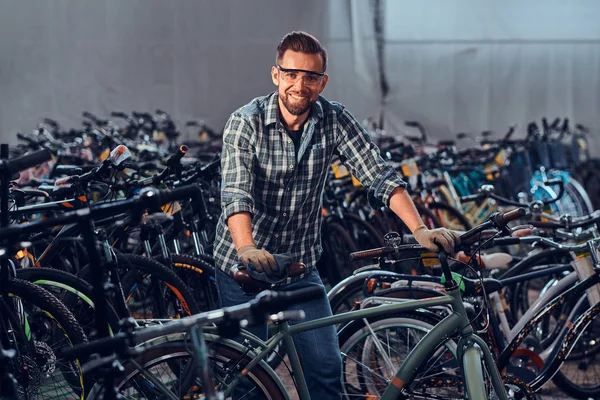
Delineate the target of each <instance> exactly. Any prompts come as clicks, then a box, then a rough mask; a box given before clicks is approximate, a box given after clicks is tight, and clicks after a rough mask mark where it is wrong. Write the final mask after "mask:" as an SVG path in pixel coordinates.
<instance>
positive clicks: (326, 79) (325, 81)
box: [319, 75, 329, 94]
mask: <svg viewBox="0 0 600 400" xmlns="http://www.w3.org/2000/svg"><path fill="white" fill-rule="evenodd" d="M328 80H329V75H325V76H323V80H322V81H321V86H320V87H319V94H321V93H323V90H325V86H327V81H328Z"/></svg>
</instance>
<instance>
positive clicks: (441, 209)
mask: <svg viewBox="0 0 600 400" xmlns="http://www.w3.org/2000/svg"><path fill="white" fill-rule="evenodd" d="M427 207H428V208H429V209H430V210H431V211H433V214H434V215H435V216H436V217H437V218H438V220H439V221H440V223H441V224H442V226H444V227H445V228H448V229H453V230H457V231H468V230H469V229H471V228H472V227H471V223H470V222H469V220H468V219H467V218H466V217H465V216H464V215H463V213H462V212H460V211H459V210H458V209H456V208H454V207H452V206H451V205H450V204H447V203H440V202H435V201H434V202H431V203H428V204H427Z"/></svg>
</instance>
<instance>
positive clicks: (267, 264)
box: [237, 244, 279, 275]
mask: <svg viewBox="0 0 600 400" xmlns="http://www.w3.org/2000/svg"><path fill="white" fill-rule="evenodd" d="M237 256H238V259H239V260H240V262H241V263H242V264H244V266H245V267H246V268H248V264H252V266H253V267H254V269H255V270H256V271H258V272H264V273H265V274H266V275H272V274H277V273H278V272H279V271H278V267H277V263H276V262H275V259H274V258H273V255H272V254H271V253H269V252H268V251H266V250H262V249H257V248H256V246H255V245H253V244H248V245H246V246H242V247H240V248H239V250H238V251H237Z"/></svg>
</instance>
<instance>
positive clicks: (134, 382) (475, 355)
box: [115, 209, 530, 400]
mask: <svg viewBox="0 0 600 400" xmlns="http://www.w3.org/2000/svg"><path fill="white" fill-rule="evenodd" d="M524 213H525V210H523V209H517V210H513V211H511V212H508V213H504V214H502V213H497V214H494V215H492V216H491V217H490V218H489V219H488V221H486V222H485V223H484V224H482V225H480V226H478V227H476V228H474V229H472V230H470V231H468V232H467V233H465V234H464V235H463V236H462V237H461V241H462V242H465V243H467V242H469V241H471V242H475V241H477V239H478V236H479V233H481V232H482V231H483V230H485V229H488V228H495V229H502V228H504V227H505V226H506V225H507V223H508V222H510V221H512V220H514V219H517V218H520V217H522V216H523V214H524ZM414 248H415V250H419V249H421V248H420V247H419V246H414ZM395 250H396V249H395V248H391V247H387V248H385V247H384V248H380V249H374V250H367V251H363V252H358V253H354V254H353V255H352V257H351V258H355V259H359V258H367V257H369V258H371V257H377V256H385V255H388V254H391V253H393V252H394V251H395ZM439 259H440V264H441V267H442V271H443V274H444V276H445V277H446V283H445V286H446V291H447V294H446V295H445V296H442V297H436V298H429V299H421V300H415V301H406V302H403V303H396V304H389V305H388V304H384V305H379V306H377V307H372V308H368V309H363V310H358V311H351V312H347V313H343V314H338V315H334V316H331V317H326V318H321V319H317V320H313V321H309V322H302V323H298V324H296V325H291V326H290V325H289V324H288V322H287V320H283V321H281V322H280V323H278V324H277V333H276V334H275V335H274V336H272V337H271V338H270V339H269V340H268V341H266V342H264V341H261V340H260V339H258V338H257V337H255V336H253V335H252V334H250V333H247V332H244V331H242V336H243V337H244V338H245V340H244V342H243V343H238V342H235V341H233V340H230V339H227V338H224V337H223V336H222V335H218V334H215V333H214V332H209V330H205V332H206V333H205V335H204V339H205V341H206V345H207V348H208V349H209V351H208V352H206V357H207V358H208V365H210V369H211V371H212V376H213V378H212V379H213V382H214V385H213V387H214V388H216V389H217V390H218V391H219V392H221V393H222V394H223V396H224V397H225V398H230V397H233V398H236V397H238V393H239V392H241V388H243V391H244V398H267V399H288V398H290V395H289V393H288V392H287V391H286V389H285V388H284V385H283V383H282V382H281V380H280V379H279V377H278V376H277V374H276V373H275V371H273V369H271V368H270V367H269V366H268V364H267V363H266V362H265V360H266V359H267V357H268V356H269V354H271V352H272V351H273V350H274V349H276V348H277V347H278V346H280V348H281V349H282V351H283V352H284V353H285V355H287V356H288V358H289V363H290V365H291V374H292V377H293V378H294V381H295V385H296V388H297V391H298V394H299V398H300V399H301V400H305V399H310V395H309V393H308V388H307V385H306V381H305V379H304V375H303V373H302V368H301V366H300V362H299V359H298V355H297V352H296V348H295V345H294V343H293V340H292V335H294V334H295V333H299V332H304V331H308V330H312V329H318V328H321V327H324V326H328V325H334V324H339V323H342V324H343V323H349V322H352V321H365V323H366V322H367V321H374V320H378V319H381V318H384V317H390V316H397V315H399V314H401V313H406V312H410V311H416V310H423V309H425V308H427V307H435V306H447V307H451V308H452V312H451V313H450V314H449V315H448V316H447V317H446V318H444V319H443V320H442V321H440V322H439V323H438V324H437V325H435V326H434V327H432V329H431V330H430V332H429V333H427V334H426V335H424V336H423V337H422V339H421V340H420V341H419V342H418V343H416V345H415V346H414V347H413V348H412V349H411V350H410V353H409V354H408V356H407V357H406V358H405V359H403V360H402V363H401V365H400V366H399V367H398V368H397V369H396V370H395V373H393V374H390V375H388V376H387V377H381V381H382V382H383V384H384V389H383V390H382V392H381V393H377V394H375V393H354V392H351V391H349V390H346V392H345V393H344V394H345V396H346V397H347V398H352V397H354V396H356V397H357V398H358V397H360V398H363V399H365V398H368V399H371V398H373V399H374V398H379V399H383V400H389V399H408V398H419V399H422V398H438V399H439V398H440V397H439V396H440V394H439V391H440V387H439V386H440V385H441V386H443V384H444V382H446V383H448V382H449V383H450V385H451V386H452V385H454V387H455V389H456V393H461V391H462V394H460V395H459V396H460V397H462V398H468V399H477V400H479V399H501V400H507V399H509V398H513V397H514V398H530V393H528V392H527V389H526V388H521V387H519V386H518V385H517V389H519V390H517V393H516V394H515V393H514V392H515V390H514V387H513V385H509V386H510V387H511V397H509V394H508V393H507V390H506V387H505V383H506V382H505V381H503V379H502V377H501V375H500V372H499V371H498V369H497V367H496V365H495V360H494V356H493V355H492V353H491V352H490V350H489V349H488V346H487V344H486V342H485V340H484V339H482V338H480V337H479V336H478V335H477V334H476V332H474V330H473V328H472V326H471V323H470V322H471V321H470V318H469V316H468V315H467V311H466V310H465V306H464V304H463V301H462V296H461V288H460V286H459V284H458V283H457V282H456V281H455V280H454V279H453V277H452V273H451V271H450V268H449V265H448V260H447V255H446V254H445V253H444V252H440V253H439ZM290 274H291V271H290ZM234 279H236V281H237V282H238V283H240V284H241V285H242V286H243V287H245V290H246V289H250V288H249V285H250V283H251V279H250V278H249V276H248V275H247V273H245V274H244V273H241V274H236V276H234ZM247 291H250V290H247ZM242 326H244V325H242ZM140 333H143V330H142V331H141V332H140ZM220 333H223V331H222V330H221V331H220ZM371 340H372V341H373V346H374V347H378V346H380V345H382V343H378V342H377V336H376V335H373V336H372V338H371ZM151 342H152V343H153V345H152V355H149V354H147V353H146V354H145V355H143V356H140V357H138V358H135V357H132V358H130V359H129V360H128V362H126V363H125V368H124V371H123V373H122V374H120V375H119V377H117V378H116V379H115V387H116V388H118V390H119V392H120V393H122V394H124V395H125V396H126V398H140V397H139V396H141V398H148V393H146V392H147V391H148V390H150V389H151V390H152V391H154V393H153V395H154V396H156V392H155V391H156V390H157V389H158V387H157V385H156V384H152V385H151V384H149V382H165V381H166V380H167V378H161V377H160V376H156V374H158V373H160V374H165V375H168V382H169V384H168V388H169V391H170V393H169V396H168V398H170V397H173V398H175V397H180V396H186V395H190V390H191V388H193V389H194V395H196V396H198V395H202V394H203V393H204V392H203V390H202V388H201V387H198V380H197V379H194V377H193V376H190V374H189V372H190V371H193V368H190V366H191V365H194V364H197V362H198V361H197V360H196V359H195V358H194V356H193V355H192V352H191V351H190V350H189V349H190V348H191V347H192V346H191V345H190V343H189V338H187V337H186V336H185V335H179V336H177V335H175V336H173V335H171V336H169V337H162V338H155V339H153V340H151ZM148 344H149V343H145V344H143V346H145V347H148ZM440 348H447V349H453V350H455V351H454V353H452V357H454V365H455V366H456V368H454V369H453V370H450V369H448V368H445V367H443V366H442V365H441V361H444V360H441V361H440V356H439V349H440ZM343 358H344V357H343ZM436 360H437V361H440V362H437V361H436ZM446 361H447V360H446ZM159 365H160V367H159ZM360 367H361V368H363V369H369V368H371V367H372V366H371V365H362V366H360ZM388 367H389V368H391V367H392V366H388ZM167 370H168V371H167ZM373 370H374V369H371V371H373ZM185 371H188V374H183V372H185ZM355 372H356V371H355ZM345 373H352V371H348V370H346V371H345ZM192 375H193V374H192ZM436 382H437V383H436ZM192 383H193V385H192ZM249 384H251V386H249ZM236 389H237V390H236ZM174 393H175V394H174ZM195 398H201V397H195Z"/></svg>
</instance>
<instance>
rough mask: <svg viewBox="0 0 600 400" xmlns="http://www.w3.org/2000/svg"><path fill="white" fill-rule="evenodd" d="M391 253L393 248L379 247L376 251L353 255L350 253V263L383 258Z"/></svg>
mask: <svg viewBox="0 0 600 400" xmlns="http://www.w3.org/2000/svg"><path fill="white" fill-rule="evenodd" d="M393 252H394V248H393V247H379V248H377V249H370V250H363V251H355V252H354V253H350V261H358V260H368V259H370V258H377V257H383V256H386V255H388V254H391V253H393Z"/></svg>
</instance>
